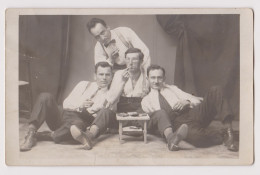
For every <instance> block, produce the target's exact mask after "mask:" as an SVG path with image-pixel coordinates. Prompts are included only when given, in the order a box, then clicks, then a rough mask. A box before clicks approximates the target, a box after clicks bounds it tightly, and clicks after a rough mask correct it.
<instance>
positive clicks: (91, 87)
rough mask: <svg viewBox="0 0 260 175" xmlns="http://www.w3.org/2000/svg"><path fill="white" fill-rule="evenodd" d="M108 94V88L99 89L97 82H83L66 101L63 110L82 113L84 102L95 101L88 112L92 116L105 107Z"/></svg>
mask: <svg viewBox="0 0 260 175" xmlns="http://www.w3.org/2000/svg"><path fill="white" fill-rule="evenodd" d="M107 92H108V88H107V87H106V88H99V87H98V85H97V83H96V82H88V81H81V82H79V83H78V84H77V85H76V87H75V88H74V89H73V90H72V92H71V93H70V95H69V96H68V97H67V98H66V99H65V100H64V102H63V108H64V109H67V110H70V111H78V112H81V111H82V109H81V107H82V105H83V103H84V101H86V100H87V99H89V100H92V101H93V105H92V106H91V107H89V108H87V109H86V110H87V111H88V112H89V113H90V114H94V113H96V112H98V111H99V110H100V109H102V108H103V107H104V103H105V100H106V98H105V96H106V93H107Z"/></svg>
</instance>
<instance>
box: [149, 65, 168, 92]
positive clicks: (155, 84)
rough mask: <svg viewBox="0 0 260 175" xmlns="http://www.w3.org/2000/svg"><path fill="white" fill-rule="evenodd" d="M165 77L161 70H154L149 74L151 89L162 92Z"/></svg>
mask: <svg viewBox="0 0 260 175" xmlns="http://www.w3.org/2000/svg"><path fill="white" fill-rule="evenodd" d="M164 80H165V76H164V75H163V71H162V70H161V69H154V70H151V71H150V72H149V76H148V82H149V84H150V87H151V88H152V89H155V90H160V89H161V88H162V87H163V83H164Z"/></svg>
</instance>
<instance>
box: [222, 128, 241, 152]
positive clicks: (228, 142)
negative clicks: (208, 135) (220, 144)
mask: <svg viewBox="0 0 260 175" xmlns="http://www.w3.org/2000/svg"><path fill="white" fill-rule="evenodd" d="M224 145H225V146H226V147H227V149H228V150H230V151H233V152H237V151H238V148H237V147H236V145H235V144H234V133H233V130H232V129H231V128H227V129H226V131H225V134H224Z"/></svg>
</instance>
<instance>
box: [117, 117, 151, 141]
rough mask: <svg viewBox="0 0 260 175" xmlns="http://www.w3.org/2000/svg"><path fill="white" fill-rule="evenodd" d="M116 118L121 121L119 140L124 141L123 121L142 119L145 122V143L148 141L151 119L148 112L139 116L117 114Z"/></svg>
mask: <svg viewBox="0 0 260 175" xmlns="http://www.w3.org/2000/svg"><path fill="white" fill-rule="evenodd" d="M116 119H117V120H118V121H119V140H120V143H122V136H123V123H124V122H127V121H142V122H143V124H144V128H143V134H144V143H147V121H149V120H150V117H149V115H148V114H145V115H144V114H139V115H138V116H130V115H128V116H122V115H121V114H116Z"/></svg>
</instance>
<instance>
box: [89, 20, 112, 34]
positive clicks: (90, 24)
mask: <svg viewBox="0 0 260 175" xmlns="http://www.w3.org/2000/svg"><path fill="white" fill-rule="evenodd" d="M98 23H100V24H102V25H103V26H104V27H107V24H106V23H105V21H104V20H102V19H99V18H92V19H91V20H90V21H89V22H88V23H87V28H88V31H89V33H91V31H90V30H91V29H92V28H93V27H95V26H96V24H98Z"/></svg>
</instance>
